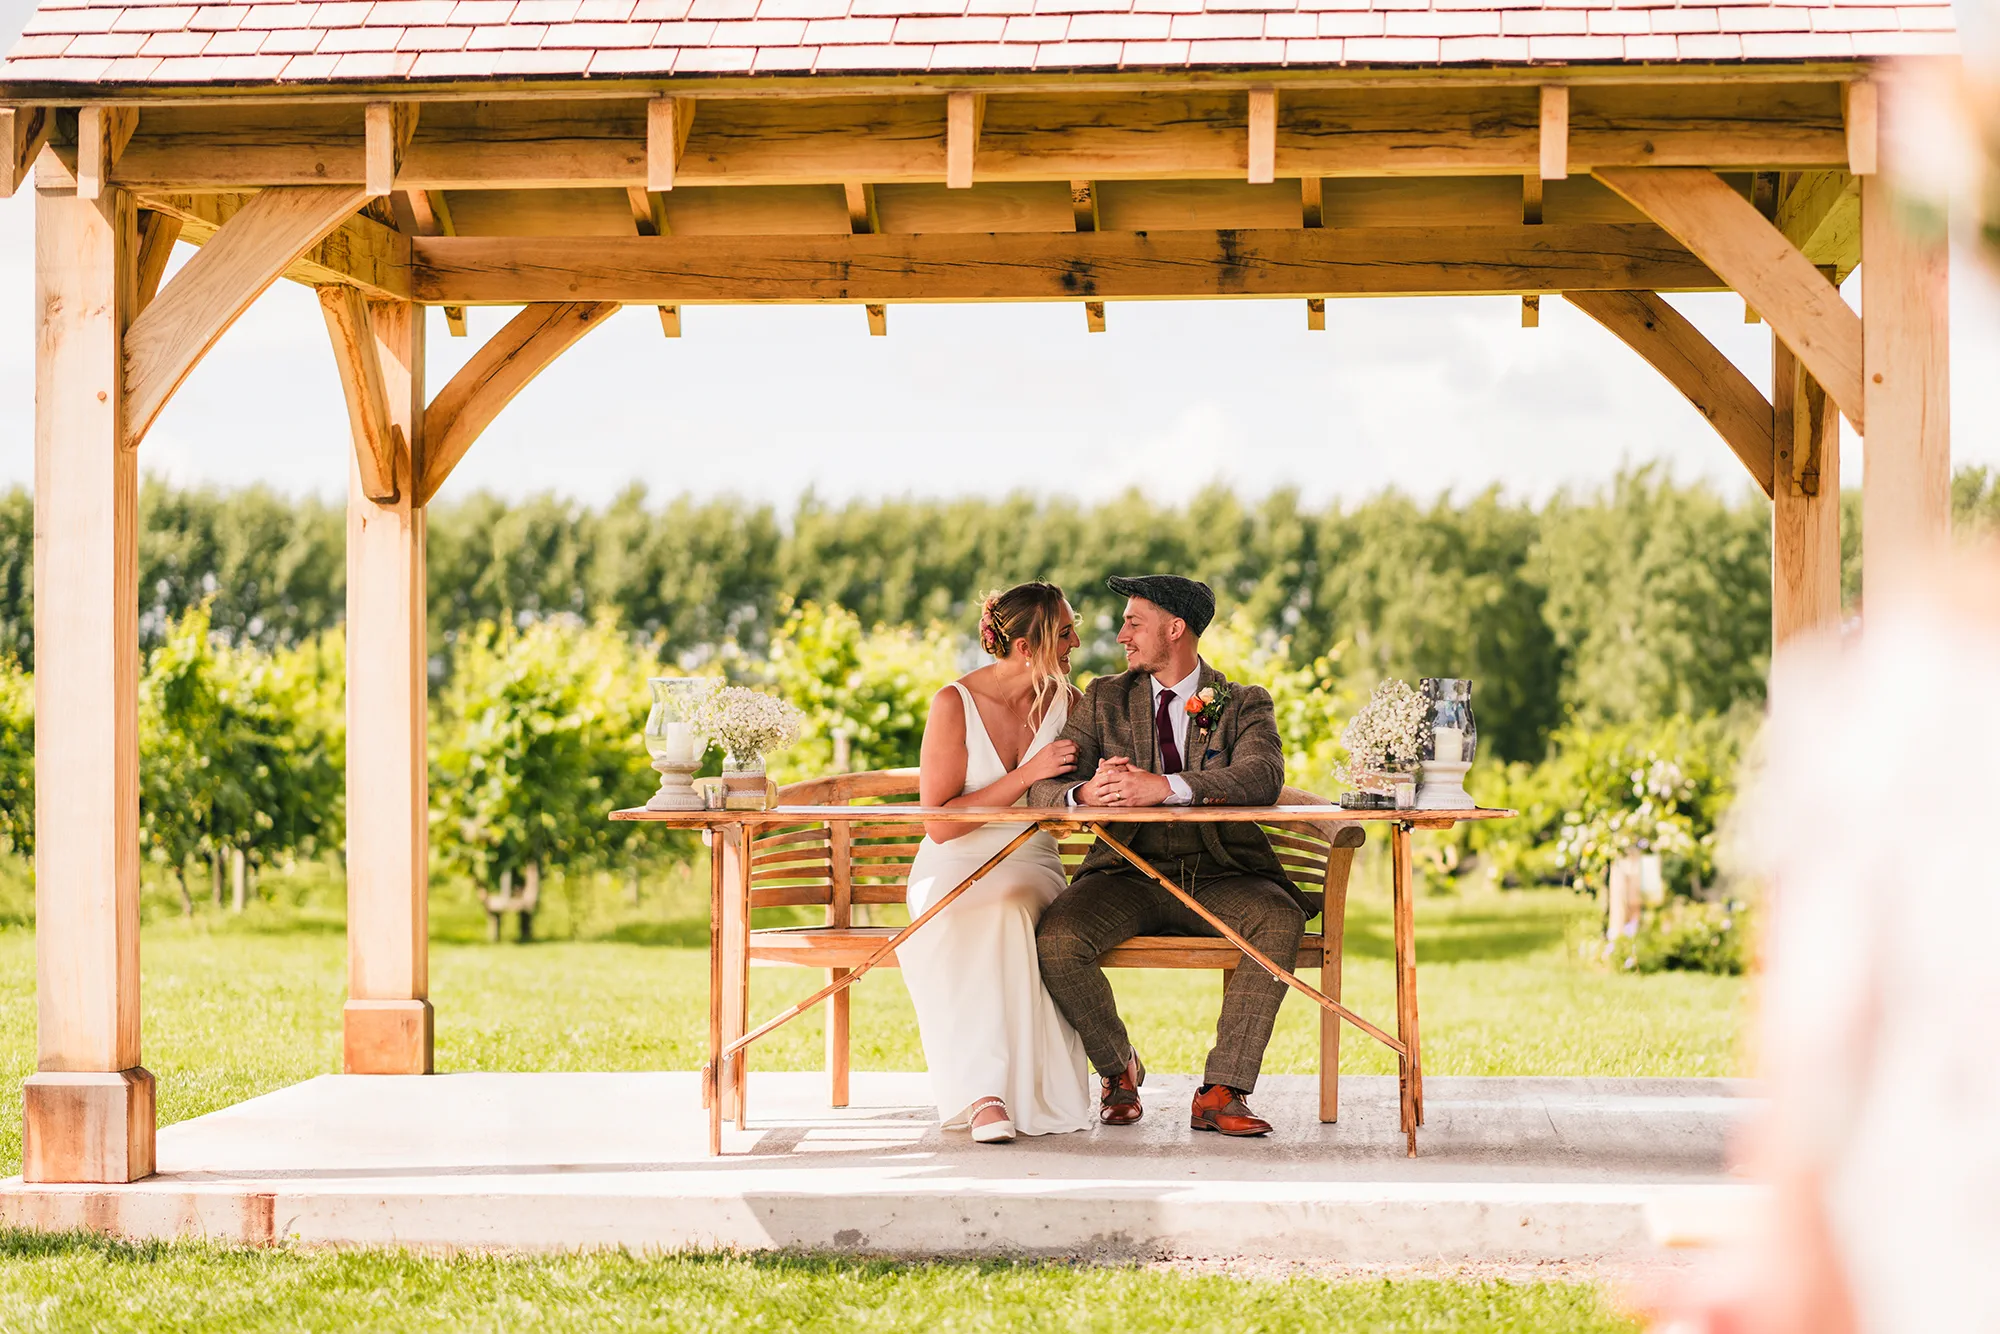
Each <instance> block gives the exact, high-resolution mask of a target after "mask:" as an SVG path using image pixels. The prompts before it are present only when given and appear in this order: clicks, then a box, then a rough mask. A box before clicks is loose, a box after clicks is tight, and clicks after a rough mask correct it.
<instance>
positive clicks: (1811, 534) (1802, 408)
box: [1771, 335, 1840, 651]
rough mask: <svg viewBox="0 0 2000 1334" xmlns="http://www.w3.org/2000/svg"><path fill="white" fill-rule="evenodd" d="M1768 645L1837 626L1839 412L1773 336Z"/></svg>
mask: <svg viewBox="0 0 2000 1334" xmlns="http://www.w3.org/2000/svg"><path fill="white" fill-rule="evenodd" d="M1771 408H1772V413H1771V418H1772V420H1771V447H1772V453H1773V457H1772V460H1771V462H1772V468H1771V648H1772V650H1773V651H1776V650H1778V649H1780V648H1782V647H1784V645H1785V642H1786V641H1787V640H1789V639H1791V638H1792V637H1793V636H1795V635H1800V634H1810V633H1813V632H1815V631H1819V630H1830V629H1832V628H1834V627H1836V626H1838V625H1839V624H1840V417H1839V412H1838V410H1837V409H1836V408H1835V407H1834V406H1833V401H1832V400H1831V399H1829V398H1828V397H1827V395H1826V390H1824V389H1822V388H1821V387H1820V385H1819V382H1818V381H1817V380H1815V379H1813V378H1812V375H1811V374H1810V373H1809V372H1808V371H1807V370H1806V368H1805V367H1804V366H1802V365H1801V364H1799V360H1798V358H1797V357H1794V356H1793V355H1792V350H1791V349H1790V348H1788V347H1786V346H1785V345H1784V343H1782V342H1780V341H1779V340H1778V338H1777V336H1776V335H1773V336H1772V338H1771Z"/></svg>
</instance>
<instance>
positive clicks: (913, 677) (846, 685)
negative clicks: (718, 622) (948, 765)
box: [768, 602, 964, 782]
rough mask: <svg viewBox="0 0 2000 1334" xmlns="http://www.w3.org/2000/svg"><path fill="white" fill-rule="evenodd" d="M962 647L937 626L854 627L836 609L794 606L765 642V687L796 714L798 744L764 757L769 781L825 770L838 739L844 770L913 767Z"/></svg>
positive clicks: (854, 621) (855, 622)
mask: <svg viewBox="0 0 2000 1334" xmlns="http://www.w3.org/2000/svg"><path fill="white" fill-rule="evenodd" d="M963 648H964V644H963V643H962V641H959V640H956V639H954V638H953V637H952V636H951V635H950V634H948V633H947V632H946V631H945V630H943V629H942V628H940V627H938V626H935V625H934V626H932V627H930V628H929V629H927V630H922V631H918V630H912V629H909V628H907V627H903V626H878V627H877V628H875V629H873V630H867V631H864V630H863V629H862V628H861V618H860V617H858V616H856V615H855V614H854V613H853V612H851V611H849V610H847V609H846V608H845V607H839V606H821V605H820V604H818V603H815V602H805V603H801V604H799V606H798V607H796V608H794V609H793V610H792V611H791V613H790V614H789V615H788V616H787V617H786V618H785V622H784V624H783V625H782V626H780V627H779V628H778V631H777V633H775V634H773V635H772V636H771V650H770V665H769V668H768V672H769V677H770V681H769V683H770V684H771V685H772V686H774V687H776V688H777V690H778V691H779V693H781V694H782V695H784V697H785V698H786V699H789V700H790V701H791V702H792V703H794V704H796V705H798V706H799V708H800V709H802V710H804V712H805V715H806V725H805V729H804V733H803V735H801V737H800V739H799V741H798V743H797V744H796V745H794V746H792V747H791V748H790V749H788V750H786V751H784V752H782V753H780V754H777V755H774V756H772V757H771V771H772V772H771V776H772V777H773V778H775V779H777V780H778V781H779V782H786V781H789V780H791V779H794V778H806V777H813V776H817V775H820V774H828V773H832V772H833V771H834V756H835V754H836V747H835V737H836V736H837V735H839V734H842V733H844V734H845V735H846V737H847V764H846V768H847V769H848V770H850V771H855V770H862V769H894V768H898V767H901V766H905V765H913V764H915V763H916V762H917V757H918V753H919V752H920V751H921V750H922V749H923V741H924V723H925V721H926V720H927V719H928V718H929V717H930V711H931V696H933V695H935V694H936V693H937V692H938V691H940V690H942V689H943V688H944V686H945V683H946V682H948V681H950V680H952V679H953V678H954V677H956V676H958V675H959V672H960V670H961V669H960V654H961V652H962V651H963Z"/></svg>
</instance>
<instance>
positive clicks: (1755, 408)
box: [1563, 292, 1773, 496]
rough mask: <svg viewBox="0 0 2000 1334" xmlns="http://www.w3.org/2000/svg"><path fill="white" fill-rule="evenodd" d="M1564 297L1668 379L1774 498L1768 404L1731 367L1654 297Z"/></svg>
mask: <svg viewBox="0 0 2000 1334" xmlns="http://www.w3.org/2000/svg"><path fill="white" fill-rule="evenodd" d="M1563 295H1564V297H1565V298H1566V299H1567V300H1568V301H1569V303H1570V304H1571V305H1573V306H1575V307H1576V308H1577V309H1578V310H1580V311H1582V312H1583V313H1584V314H1586V315H1588V316H1590V318H1592V319H1593V320H1596V321H1597V322H1598V323H1599V324H1601V325H1603V326H1604V327H1605V328H1607V329H1609V330H1610V331H1611V332H1612V333H1614V334H1616V335H1618V337H1619V338H1620V339H1621V340H1622V341H1623V342H1624V343H1625V345H1626V346H1628V347H1630V348H1631V349H1632V350H1633V351H1634V352H1637V353H1638V354H1639V355H1640V356H1642V357H1644V358H1645V359H1646V362H1647V364H1648V365H1650V366H1651V367H1652V368H1653V369H1654V370H1656V371H1658V372H1659V373H1660V374H1662V375H1664V376H1666V377H1667V382H1668V383H1669V384H1671V385H1673V387H1674V388H1676V389H1678V390H1680V391H1681V393H1682V394H1684V395H1685V396H1686V397H1687V401H1688V402H1690V403H1692V404H1694V406H1695V411H1697V412H1699V413H1701V415H1702V416H1703V417H1704V418H1706V419H1707V421H1708V424H1709V425H1710V426H1713V427H1714V428H1715V431H1716V434H1718V435H1720V436H1721V437H1722V438H1723V439H1724V440H1725V441H1727V442H1728V444H1729V448H1730V449H1732V450H1734V451H1735V453H1736V457H1737V458H1738V459H1740V460H1741V461H1742V463H1743V466H1744V467H1745V468H1748V469H1749V470H1750V475H1751V476H1752V477H1754V478H1756V479H1757V485H1758V486H1760V487H1762V488H1763V490H1764V494H1765V495H1767V496H1768V495H1770V494H1772V488H1773V480H1772V472H1773V469H1772V453H1771V421H1772V416H1771V404H1770V401H1769V400H1767V399H1766V398H1765V397H1764V396H1763V395H1762V394H1761V393H1759V392H1757V386H1756V385H1754V384H1752V383H1750V378H1749V377H1748V376H1746V375H1745V374H1744V373H1743V372H1742V371H1740V370H1737V369H1736V366H1735V363H1733V362H1731V361H1730V360H1729V358H1727V357H1725V356H1723V355H1722V353H1721V351H1719V350H1718V349H1717V348H1716V346H1715V344H1713V343H1711V342H1709V341H1708V340H1707V339H1706V338H1703V337H1702V336H1701V331H1700V330H1699V329H1697V328H1695V327H1694V326H1693V325H1692V324H1690V323H1688V321H1687V318H1686V317H1685V316H1683V315H1682V314H1681V313H1680V312H1679V311H1677V310H1675V309H1674V308H1673V307H1672V306H1670V305H1668V304H1667V303H1666V301H1664V300H1663V299H1662V298H1661V297H1660V296H1659V295H1658V294H1656V293H1653V292H1565V293H1564V294H1563Z"/></svg>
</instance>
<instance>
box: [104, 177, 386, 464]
mask: <svg viewBox="0 0 2000 1334" xmlns="http://www.w3.org/2000/svg"><path fill="white" fill-rule="evenodd" d="M366 202H368V201H367V196H366V195H364V194H363V193H362V192H361V187H359V186H355V185H285V186H273V187H272V188H270V189H268V190H260V191H258V193H257V194H256V196H255V197H253V198H252V199H251V200H250V202H249V203H247V204H245V205H244V206H243V207H242V209H241V210H239V211H238V212H237V213H236V215H235V216H234V217H232V218H230V219H229V221H228V222H226V223H224V224H223V225H222V226H221V227H220V228H219V229H217V231H216V233H215V235H214V237H213V238H211V239H210V241H209V242H208V244H207V245H205V246H203V247H202V248H201V249H200V251H199V252H197V253H196V255H195V257H194V258H193V259H191V260H189V261H188V262H187V265H186V266H185V267H184V268H182V269H181V271H180V272H179V273H177V274H175V275H174V280H173V281H172V282H170V283H168V284H167V286H166V289H165V290H164V291H162V292H161V293H160V294H159V296H158V297H156V298H155V299H154V300H153V301H152V302H151V303H150V304H149V305H148V306H147V307H146V308H145V309H144V310H142V311H141V312H139V317H138V318H137V319H135V320H133V321H132V327H131V328H130V329H128V330H127V331H126V333H125V447H126V448H127V449H131V448H135V447H136V446H137V445H138V443H139V441H141V440H143V439H144V438H145V435H146V432H147V430H148V429H150V428H151V427H152V425H153V422H154V420H155V419H156V418H158V417H159V415H160V410H161V409H162V408H164V407H166V405H167V400H168V399H170V398H172V397H173V395H174V391H175V390H176V389H179V388H180V387H181V382H182V381H183V380H185V379H187V377H188V373H189V372H190V371H192V370H194V368H195V366H196V365H197V364H198V363H199V362H200V361H201V359H202V358H203V357H204V356H206V355H207V354H208V350H209V349H210V348H212V347H214V346H215V343H216V340H217V339H219V338H221V337H222V335H223V333H224V332H225V331H227V330H228V328H229V326H230V325H232V324H234V323H235V322H236V318H237V316H239V315H241V314H242V313H243V312H244V311H245V310H248V309H249V308H250V303H251V302H252V301H255V300H256V299H257V298H258V297H259V296H260V295H262V294H263V291H264V289H265V288H267V287H269V286H270V285H271V284H272V283H274V282H276V281H278V278H279V276H280V275H282V274H283V273H284V271H285V270H286V269H288V268H290V267H291V265H292V263H293V262H294V261H296V260H297V259H298V258H299V256H301V255H303V254H305V253H306V251H308V250H310V249H312V248H313V247H314V246H315V245H318V244H319V242H320V239H321V238H322V237H324V236H325V235H326V234H327V233H328V232H331V231H332V230H334V228H336V227H338V226H340V224H341V223H343V222H345V221H346V220H347V218H348V217H349V215H351V214H352V213H353V212H354V211H355V210H356V209H358V208H360V207H361V206H362V205H363V204H365V203H366Z"/></svg>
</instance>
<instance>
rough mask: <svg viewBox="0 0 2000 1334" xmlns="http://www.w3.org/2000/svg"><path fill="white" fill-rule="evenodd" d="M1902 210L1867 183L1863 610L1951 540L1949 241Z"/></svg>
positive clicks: (1884, 184)
mask: <svg viewBox="0 0 2000 1334" xmlns="http://www.w3.org/2000/svg"><path fill="white" fill-rule="evenodd" d="M1899 209H1900V206H1899V204H1898V203H1897V201H1896V199H1895V198H1894V196H1893V193H1892V191H1891V188H1890V186H1889V183H1888V180H1887V178H1886V177H1884V176H1865V177H1863V178H1862V181H1861V309H1862V313H1863V325H1862V340H1863V349H1864V350H1863V353H1862V366H1863V371H1864V381H1865V382H1864V385H1863V393H1864V394H1865V395H1866V402H1867V404H1868V409H1867V411H1868V433H1867V437H1866V444H1865V445H1864V447H1863V449H1862V451H1861V458H1862V483H1861V490H1862V515H1863V520H1862V525H1861V590H1862V601H1863V604H1864V605H1866V603H1867V602H1868V601H1869V600H1870V599H1873V598H1875V597H1877V596H1878V595H1880V594H1882V593H1883V592H1884V591H1885V590H1891V591H1893V588H1894V584H1895V582H1896V581H1897V580H1898V579H1899V578H1901V577H1902V575H1903V574H1904V573H1905V572H1907V571H1911V570H1914V569H1921V568H1922V565H1923V562H1924V561H1925V559H1926V558H1927V557H1929V556H1930V555H1931V554H1932V553H1933V552H1935V551H1936V549H1937V548H1938V547H1940V546H1942V545H1943V543H1944V541H1945V539H1946V538H1947V537H1948V536H1949V534H1950V532H1951V383H1950V358H1949V355H1948V353H1949V346H1950V342H1949V322H1948V318H1947V315H1948V311H1949V306H1950V292H1949V287H1950V284H1949V283H1948V281H1947V278H1948V276H1949V270H1948V262H1947V249H1946V242H1945V238H1944V236H1943V235H1942V233H1941V232H1940V233H1939V234H1936V235H1925V234H1920V233H1919V232H1917V231H1915V230H1913V228H1912V226H1911V223H1910V219H1909V218H1907V217H1906V216H1905V215H1904V214H1903V213H1901V212H1900V211H1899ZM1877 414H1880V415H1877Z"/></svg>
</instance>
